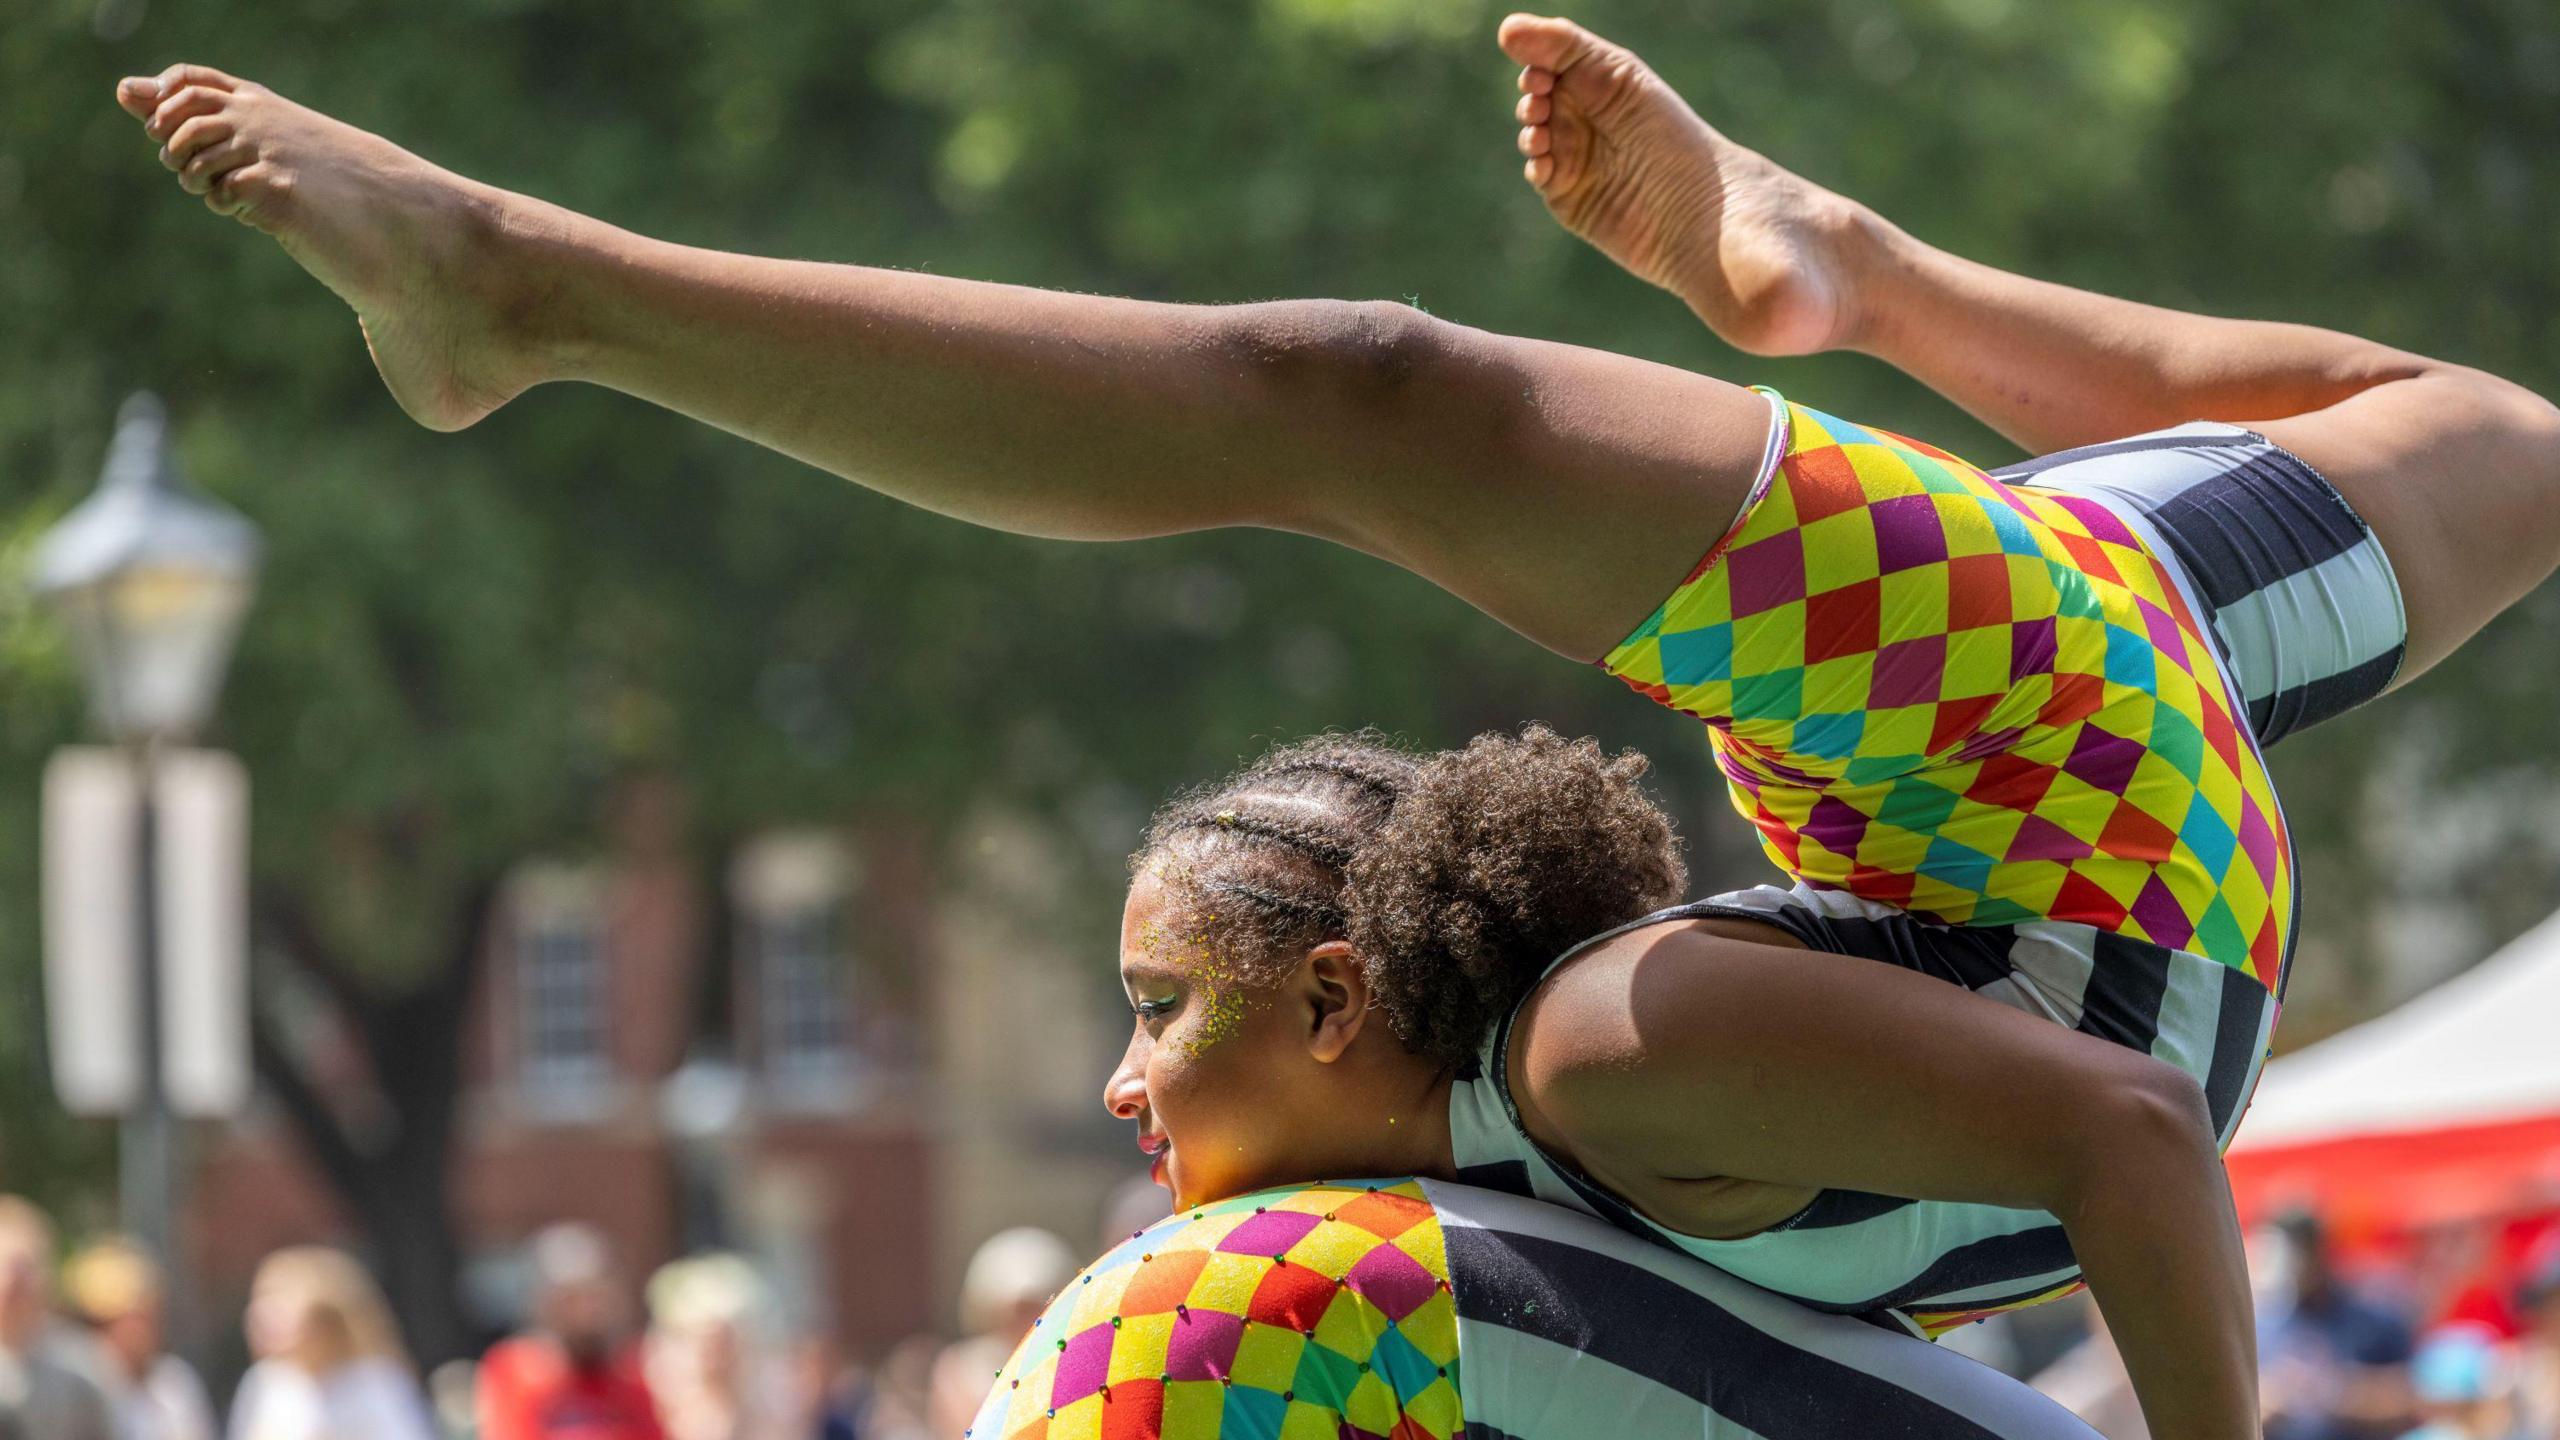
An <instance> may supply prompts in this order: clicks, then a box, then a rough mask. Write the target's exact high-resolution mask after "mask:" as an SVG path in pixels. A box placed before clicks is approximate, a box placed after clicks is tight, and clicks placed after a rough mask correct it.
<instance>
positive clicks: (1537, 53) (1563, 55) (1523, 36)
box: [1495, 15, 1607, 72]
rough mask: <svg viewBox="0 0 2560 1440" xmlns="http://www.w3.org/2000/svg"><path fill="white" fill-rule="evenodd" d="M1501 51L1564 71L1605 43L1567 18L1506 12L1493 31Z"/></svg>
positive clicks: (1526, 61)
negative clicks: (1496, 28)
mask: <svg viewBox="0 0 2560 1440" xmlns="http://www.w3.org/2000/svg"><path fill="white" fill-rule="evenodd" d="M1495 38H1496V39H1497V40H1498V41H1499V42H1500V44H1501V46H1502V53H1504V54H1505V55H1508V56H1510V57H1511V58H1512V59H1514V60H1517V61H1519V62H1520V63H1521V64H1523V65H1528V66H1534V67H1536V68H1537V69H1541V70H1554V71H1559V72H1561V71H1565V70H1570V69H1572V68H1573V66H1574V65H1575V64H1576V63H1577V62H1579V61H1580V60H1582V59H1583V58H1584V57H1585V56H1587V55H1589V54H1590V53H1591V52H1592V51H1593V50H1594V49H1596V48H1599V47H1601V46H1604V45H1605V44H1607V42H1606V41H1604V40H1602V39H1601V38H1600V37H1599V36H1597V35H1594V34H1592V33H1591V32H1590V31H1588V30H1585V29H1583V28H1582V27H1581V26H1579V25H1576V24H1574V23H1573V22H1572V21H1570V20H1566V19H1563V18H1561V17H1559V16H1553V15H1511V16H1506V17H1505V18H1504V19H1503V22H1502V28H1501V29H1500V30H1499V31H1497V32H1495Z"/></svg>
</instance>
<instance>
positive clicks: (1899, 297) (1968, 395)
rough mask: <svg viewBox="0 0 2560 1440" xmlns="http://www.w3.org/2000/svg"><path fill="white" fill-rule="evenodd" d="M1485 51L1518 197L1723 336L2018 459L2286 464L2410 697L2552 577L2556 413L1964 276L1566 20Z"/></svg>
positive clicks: (1541, 21) (2275, 342)
mask: <svg viewBox="0 0 2560 1440" xmlns="http://www.w3.org/2000/svg"><path fill="white" fill-rule="evenodd" d="M1500 39H1501V43H1502V46H1503V48H1504V50H1505V51H1506V52H1507V53H1509V54H1510V56H1511V57H1512V58H1513V59H1514V60H1517V61H1519V62H1520V63H1521V65H1522V66H1523V69H1522V71H1521V76H1520V88H1521V92H1522V94H1521V98H1520V101H1519V109H1518V116H1519V119H1520V121H1521V126H1522V128H1521V131H1520V148H1521V151H1522V153H1523V154H1524V155H1526V156H1527V157H1528V160H1527V163H1526V166H1525V171H1526V175H1527V178H1528V180H1529V183H1530V184H1531V186H1532V187H1534V188H1535V189H1536V190H1537V191H1538V194H1539V195H1540V197H1541V198H1542V199H1544V200H1545V201H1546V203H1547V205H1548V208H1549V209H1550V210H1552V211H1553V212H1554V213H1555V215H1556V218H1557V219H1558V220H1560V221H1561V222H1563V223H1564V224H1565V225H1566V226H1567V227H1568V228H1569V229H1571V230H1573V232H1574V233H1575V234H1578V235H1580V236H1582V237H1583V238H1584V239H1586V240H1588V241H1590V242H1591V243H1592V244H1593V245H1595V246H1597V247H1599V248H1600V249H1601V250H1602V251H1603V252H1605V253H1606V254H1608V255H1609V256H1610V257H1611V258H1612V259H1614V260H1616V261H1618V263H1620V264H1621V265H1623V266H1625V267H1626V268H1627V269H1629V270H1631V271H1633V272H1634V273H1635V274H1637V275H1639V276H1641V277H1643V278H1645V279H1647V280H1650V281H1652V282H1654V283H1655V284H1658V285H1661V286H1663V287H1664V288H1665V289H1668V290H1670V291H1672V292H1673V293H1674V294H1677V295H1679V296H1680V297H1681V298H1682V299H1684V300H1686V301H1687V302H1688V303H1689V306H1690V308H1691V309H1693V310H1695V311H1696V312H1697V313H1698V314H1699V316H1700V317H1701V318H1703V319H1704V320H1705V321H1706V322H1707V323H1708V324H1709V325H1710V326H1712V327H1714V328H1715V330H1716V331H1717V333H1718V334H1720V335H1722V336H1723V337H1724V338H1725V339H1726V340H1728V341H1730V342H1731V343H1733V344H1734V345H1736V346H1739V347H1740V348H1742V349H1745V350H1749V351H1752V352H1754V353H1758V354H1794V353H1804V352H1809V351H1814V350H1825V349H1856V350H1861V351H1864V352H1866V353H1868V354H1871V355H1874V356H1877V357H1878V358H1880V359H1883V360H1885V361H1887V362H1888V363H1890V364H1892V365H1894V366H1896V367H1897V368H1899V369H1901V370H1903V371H1905V372H1907V373H1909V374H1910V375H1912V376H1913V377H1914V378H1916V379H1919V380H1920V381H1922V382H1924V383H1926V384H1927V385H1928V386H1929V387H1930V388H1931V389H1933V390H1936V391H1937V392H1938V393H1940V394H1942V395H1944V396H1946V397H1947V398H1948V399H1950V400H1952V401H1954V402H1955V403H1956V404H1958V405H1961V406H1963V407H1964V408H1965V409H1966V410H1968V411H1970V412H1972V413H1973V414H1974V415H1975V416H1977V417H1979V418H1980V419H1981V420H1982V421H1984V422H1985V423H1986V424H1989V425H1990V426H1992V427H1993V428H1994V429H1997V430H1999V431H2000V432H2001V433H2002V434H2004V435H2006V436H2008V437H2009V438H2010V439H2012V440H2014V441H2016V442H2017V443H2018V444H2019V445H2020V446H2022V447H2024V448H2025V449H2026V450H2027V451H2029V452H2030V453H2041V452H2047V451H2053V450H2059V449H2063V448H2067V447H2071V446H2078V445H2086V444H2092V443H2095V442H2099V441H2104V440H2112V439H2116V438H2118V437H2121V436H2125V435H2130V434H2134V433H2137V432H2141V431H2146V430H2153V429H2159V428H2162V427H2165V426H2169V425H2175V424H2178V423H2180V422H2183V421H2188V420H2198V419H2203V420H2223V421H2231V422H2235V423H2240V424H2245V425H2248V426H2250V427H2251V428H2254V429H2256V430H2259V431H2260V432H2262V433H2264V434H2265V435H2267V436H2268V437H2269V438H2270V439H2272V440H2274V441H2275V442H2276V443H2278V444H2280V445H2283V446H2285V447H2286V448H2287V449H2290V450H2292V451H2294V452H2295V453H2296V454H2298V455H2301V456H2302V457H2303V458H2304V459H2306V460H2308V461H2309V462H2310V463H2311V464H2312V465H2314V466H2315V467H2317V468H2318V469H2319V470H2320V471H2321V472H2322V473H2323V474H2324V475H2325V476H2326V477H2327V479H2328V480H2329V482H2330V483H2331V484H2332V485H2334V486H2335V487H2336V488H2337V490H2338V491H2339V493H2340V494H2342V495H2343V496H2345V498H2346V499H2347V501H2348V503H2350V504H2352V505H2353V506H2354V507H2355V508H2356V510H2357V511H2358V513H2359V514H2361V515H2362V516H2363V517H2364V519H2365V521H2366V522H2367V523H2368V524H2370V525H2371V526H2372V528H2373V530H2374V533H2375V534H2376V535H2377V536H2378V537H2379V538H2380V540H2381V542H2382V545H2383V548H2384V550H2385V551H2386V552H2387V553H2388V554H2389V556H2390V559H2391V564H2392V568H2393V570H2394V571H2395V572H2396V574H2397V576H2398V579H2399V582H2400V588H2401V591H2402V594H2403V597H2404V599H2405V601H2406V604H2407V610H2408V626H2409V639H2408V645H2409V650H2408V659H2407V663H2406V664H2405V665H2404V666H2403V667H2402V670H2401V677H2402V678H2403V679H2404V680H2405V679H2407V678H2409V677H2413V676H2415V675H2417V674H2418V673H2420V672H2421V671H2423V670H2425V669H2426V668H2427V667H2428V666H2430V665H2433V664H2434V663H2435V662H2436V661H2438V660H2441V659H2442V658H2444V656H2445V655H2447V654H2449V653H2451V652H2452V650H2453V649H2454V648H2455V647H2456V646H2457V645H2459V644H2460V643H2461V642H2462V641H2463V640H2464V639H2466V638H2468V637H2469V636H2470V635H2471V634H2472V633H2473V632H2474V631H2476V630H2478V629H2479V627H2480V626H2481V625H2483V624H2485V623H2487V621H2488V620H2489V618H2490V617H2491V616H2493V615H2495V614H2497V613H2498V612H2499V611H2500V610H2503V609H2505V608H2506V607H2507V606H2508V605H2511V604H2513V603H2514V602H2515V601H2516V600H2517V599H2518V598H2520V597H2521V596H2523V594H2524V593H2525V592H2526V591H2528V590H2530V589H2532V588H2533V587H2534V586H2535V585H2537V584H2540V583H2541V582H2542V580H2543V579H2545V578H2546V577H2548V576H2549V575H2550V574H2551V573H2552V570H2553V568H2554V566H2555V565H2560V412H2556V411H2554V410H2553V408H2552V407H2551V406H2550V405H2549V404H2548V403H2546V402H2544V401H2543V400H2542V399H2540V398H2539V397H2537V396H2535V395H2533V394H2532V393H2531V392H2529V391H2526V390H2524V389H2523V388H2521V387H2519V386H2516V385H2513V384H2511V383H2509V382H2507V381H2504V380H2501V379H2499V378H2497V377H2495V376H2492V375H2488V374H2485V373H2483V372H2481V371H2478V370H2472V369H2468V368H2466V367H2463V366H2458V365H2450V364H2446V363H2444V362H2441V361H2437V360H2431V359H2428V358H2426V357H2424V356H2420V355H2413V354H2410V353H2408V352H2406V351H2401V350H2395V349H2392V348H2391V347H2389V346H2386V345H2379V344H2375V343H2374V342H2372V341H2368V340H2360V339H2357V338H2356V337H2354V336H2350V335H2341V334H2338V333H2336V332H2334V331H2328V330H2319V329H2314V328H2312V327H2309V326H2303V325H2282V324H2272V323H2267V322H2262V321H2250V320H2228V319H2220V318H2216V317H2212V316H2205V315H2191V314H2185V313H2182V312H2179V311H2174V310H2165V309H2161V308H2159V307H2157V306H2151V305H2143V304H2138V303H2135V302H2132V301H2128V300H2118V299H2113V298H2110V297H2108V296H2103V295H2094V294H2091V293H2089V292H2087V291H2083V290H2074V289H2070V288H2068V287H2066V286H2061V285H2053V284H2048V283H2045V282H2043V281H2039V280H2030V279H2028V278H2026V277H2024V276H2020V275H2012V274H2008V273H2006V272H2003V271H1999V270H1995V269H1992V268H1991V267H1989V266H1987V265H1979V264H1975V263H1974V262H1972V261H1969V260H1965V259H1962V258H1960V257H1958V256H1954V255H1950V254H1948V253H1946V252H1944V251H1941V250H1938V249H1935V248H1933V247H1931V246H1928V245H1925V244H1923V243H1921V242H1920V241H1918V240H1916V239H1914V238H1912V237H1911V236H1909V235H1907V234H1905V233H1903V232H1902V231H1901V230H1899V229H1897V228H1895V227H1894V226H1892V225H1891V224H1889V223H1887V222H1886V221H1885V220H1884V219H1883V218H1882V217H1880V216H1878V215H1877V214H1875V212H1874V211H1872V210H1870V209H1868V208H1867V207H1865V206H1863V205H1859V204H1857V203H1855V202H1853V201H1850V200H1847V199H1845V198H1843V197H1842V196H1839V195H1837V194H1834V193H1832V192H1831V191H1828V190H1825V189H1823V188H1822V187H1820V186H1818V185H1814V184H1812V183H1810V182H1808V181H1806V180H1804V179H1802V178H1801V177H1799V176H1796V175H1793V174H1791V173H1789V172H1788V171H1786V170H1784V169H1782V168H1780V167H1779V166H1777V165H1776V164H1774V163H1773V162H1771V161H1770V160H1769V159H1768V158H1767V157H1765V156H1762V155H1759V154H1757V153H1755V152H1753V151H1750V150H1748V149H1745V148H1744V147H1742V146H1740V145H1737V144H1735V143H1733V142H1732V141H1731V140H1729V139H1727V138H1726V137H1725V136H1723V135H1722V134H1720V133H1718V132H1717V131H1716V130H1715V129H1714V128H1713V127H1712V126H1709V125H1708V124H1706V122H1704V121H1703V120H1701V119H1699V117H1698V116H1697V114H1696V113H1695V112H1694V111H1693V110H1691V109H1690V107H1689V106H1688V105H1687V104H1686V103H1685V102H1684V101H1682V100H1681V98H1680V97H1679V95H1677V94H1676V93H1674V92H1673V91H1672V89H1671V88H1670V86H1668V85H1666V84H1665V83H1663V81H1662V79H1661V78H1660V77H1659V76H1657V75H1655V74H1654V73H1653V71H1652V70H1650V69H1649V68H1647V67H1646V66H1645V64H1644V63H1643V61H1641V60H1639V59H1638V58H1637V57H1636V56H1635V55H1634V54H1633V53H1632V52H1630V51H1628V50H1626V49H1625V48H1624V47H1621V46H1618V45H1614V44H1611V43H1610V42H1608V41H1606V40H1604V39H1601V38H1600V37H1599V36H1597V35H1594V34H1592V33H1591V32H1590V31H1588V30H1585V29H1583V28H1582V27H1581V26H1579V25H1576V24H1574V23H1572V22H1571V21H1568V20H1561V19H1553V18H1547V17H1540V16H1531V15H1514V16H1512V17H1510V18H1509V19H1507V20H1505V21H1504V22H1503V26H1502V30H1501V33H1500Z"/></svg>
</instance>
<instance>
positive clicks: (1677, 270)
mask: <svg viewBox="0 0 2560 1440" xmlns="http://www.w3.org/2000/svg"><path fill="white" fill-rule="evenodd" d="M1499 39H1500V42H1501V45H1502V49H1503V53H1505V54H1507V55H1509V56H1510V57H1511V58H1512V59H1514V60H1517V61H1519V62H1520V64H1521V65H1522V66H1524V67H1526V68H1524V69H1523V70H1522V71H1521V72H1520V90H1521V95H1520V104H1519V110H1518V114H1519V119H1520V123H1521V127H1522V128H1521V131H1520V153H1521V154H1523V155H1525V156H1527V157H1528V163H1527V165H1526V166H1524V167H1523V173H1524V174H1526V175H1527V177H1528V180H1529V184H1530V186H1531V187H1532V188H1534V189H1535V190H1536V191H1537V192H1538V197H1539V198H1540V199H1542V200H1544V201H1546V202H1547V209H1548V210H1549V211H1551V212H1553V213H1554V215H1555V217H1556V219H1558V220H1560V221H1562V222H1563V223H1564V227H1565V228H1566V229H1568V230H1570V231H1572V232H1573V233H1574V234H1576V235H1579V236H1581V237H1582V238H1583V239H1585V240H1588V241H1590V242H1591V243H1592V244H1593V245H1594V246H1597V247H1598V248H1599V250H1600V252H1601V253H1602V254H1604V255H1606V256H1608V257H1609V258H1610V259H1612V260H1615V261H1617V262H1618V263H1619V264H1620V265H1622V266H1624V267H1626V268H1627V269H1628V270H1629V271H1632V272H1633V273H1634V274H1636V275H1637V276H1639V277H1641V278H1643V279H1645V280H1649V281H1651V282H1653V283H1654V284H1656V285H1659V286H1661V287H1662V288H1664V289H1665V290H1668V291H1670V292H1672V293H1673V294H1675V295H1678V296H1679V297H1680V298H1681V299H1683V300H1686V301H1688V302H1689V307H1690V308H1691V309H1693V310H1695V311H1697V312H1698V316H1699V318H1700V319H1703V320H1705V321H1706V322H1707V324H1708V325H1709V326H1710V327H1712V328H1713V329H1714V330H1715V332H1716V333H1717V334H1718V335H1721V336H1723V337H1724V338H1725V340H1726V341H1727V342H1729V343H1730V344H1732V345H1734V346H1736V347H1737V348H1740V349H1743V350H1747V351H1750V352H1751V353H1753V354H1755V355H1802V354H1810V353H1812V352H1814V351H1817V350H1824V349H1829V348H1832V347H1834V346H1837V345H1841V344H1844V343H1846V342H1847V340H1848V338H1849V336H1850V334H1851V332H1852V330H1853V329H1854V327H1855V325H1856V323H1857V315H1856V306H1855V297H1854V295H1853V293H1852V290H1853V287H1852V285H1851V283H1850V282H1851V278H1852V275H1851V272H1852V268H1853V267H1852V266H1850V265H1849V264H1848V263H1846V260H1845V256H1844V251H1843V248H1842V247H1843V246H1844V244H1845V242H1846V240H1847V239H1848V238H1849V237H1850V236H1851V235H1852V234H1853V233H1854V232H1855V230H1856V229H1857V226H1858V223H1859V220H1860V214H1861V212H1860V208H1859V207H1858V206H1856V205H1854V204H1852V203H1851V202H1850V201H1848V200H1845V199H1843V198H1842V197H1840V196H1838V195H1835V194H1833V193H1832V192H1830V191H1828V190H1825V189H1823V188H1822V187H1820V186H1818V185H1814V184H1811V183H1809V182H1807V181H1805V180H1803V179H1800V178H1798V177H1797V176H1795V175H1793V174H1790V173H1788V172H1787V171H1785V170H1783V169H1781V168H1779V167H1778V166H1777V165H1775V164H1773V163H1772V162H1771V161H1770V160H1769V159H1768V158H1767V157H1766V156H1763V155H1760V154H1759V153H1757V152H1755V151H1751V150H1746V149H1744V148H1743V147H1741V146H1739V145H1736V144H1734V143H1733V142H1732V141H1730V140H1728V139H1726V138H1725V137H1724V136H1722V135H1720V134H1718V133H1717V132H1716V130H1715V129H1714V127H1712V126H1710V125H1708V124H1707V123H1706V122H1705V121H1703V120H1701V119H1699V118H1698V116H1697V112H1695V111H1693V110H1691V109H1690V108H1689V106H1688V104H1687V102H1685V101H1683V100H1682V99H1681V98H1680V96H1679V95H1678V93H1676V92H1675V91H1673V90H1672V88H1671V87H1670V86H1669V85H1666V84H1664V83H1663V81H1662V78H1661V77H1660V76H1658V75H1655V74H1654V73H1653V71H1652V70H1651V69H1649V68H1647V66H1646V65H1645V63H1644V62H1643V61H1642V60H1639V59H1637V58H1636V56H1635V54H1634V53H1633V52H1632V51H1629V50H1626V49H1624V48H1622V47H1620V46H1617V45H1613V44H1611V43H1609V42H1608V41H1606V40H1603V39H1601V38H1600V37H1599V36H1597V35H1594V34H1592V33H1591V32H1590V31H1588V30H1585V29H1583V28H1582V27H1581V26H1579V25H1576V24H1574V23H1573V22H1572V21H1570V20H1563V19H1552V18H1548V17H1545V16H1538V15H1513V16H1510V17H1509V18H1507V19H1505V20H1504V21H1503V22H1502V28H1501V31H1500V32H1499Z"/></svg>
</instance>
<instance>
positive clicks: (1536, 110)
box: [1512, 95, 1555, 125]
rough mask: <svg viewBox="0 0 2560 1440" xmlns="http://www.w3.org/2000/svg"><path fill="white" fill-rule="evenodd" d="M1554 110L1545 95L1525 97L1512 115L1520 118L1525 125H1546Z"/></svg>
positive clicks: (1513, 109)
mask: <svg viewBox="0 0 2560 1440" xmlns="http://www.w3.org/2000/svg"><path fill="white" fill-rule="evenodd" d="M1554 109H1555V106H1554V105H1553V103H1552V102H1550V101H1549V100H1548V99H1547V97H1546V96H1544V95H1523V96H1521V97H1520V103H1519V104H1518V105H1516V106H1514V107H1512V113H1513V114H1515V115H1517V116H1519V117H1520V123H1521V124H1523V125H1544V124H1546V123H1547V116H1548V115H1549V114H1550V113H1552V112H1553V110H1554Z"/></svg>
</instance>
